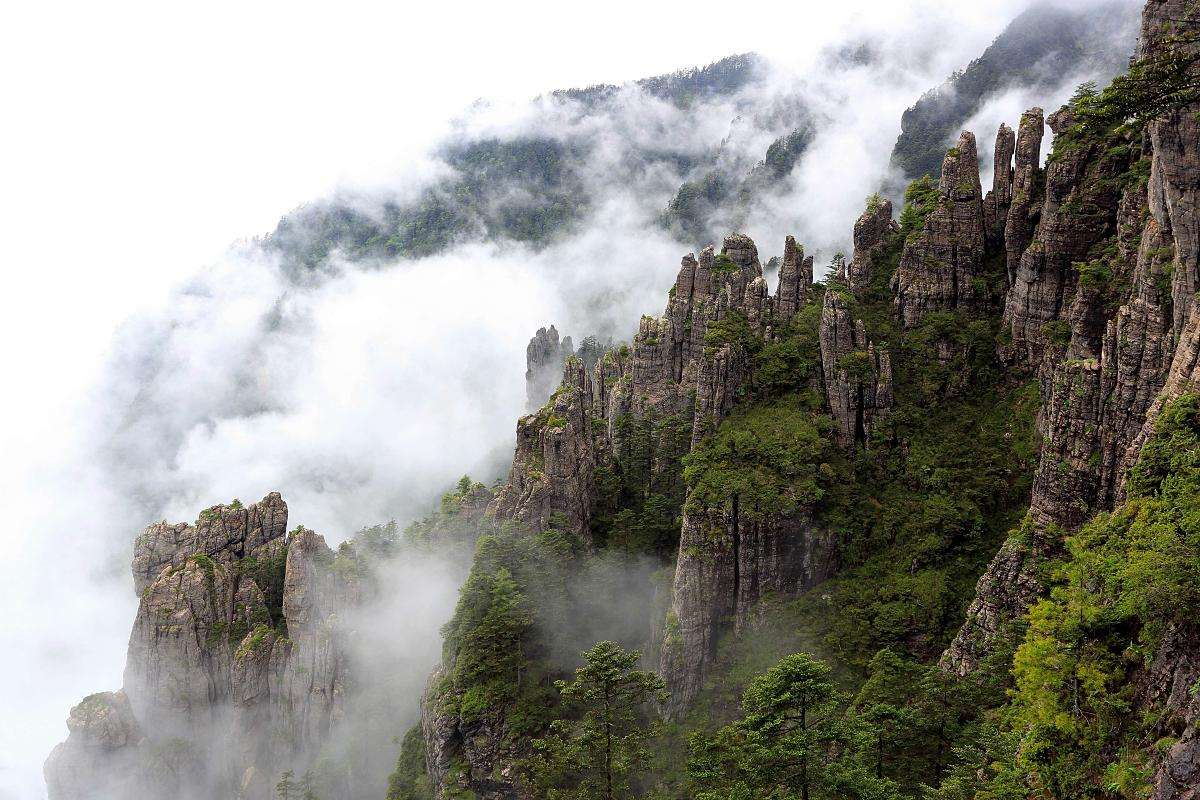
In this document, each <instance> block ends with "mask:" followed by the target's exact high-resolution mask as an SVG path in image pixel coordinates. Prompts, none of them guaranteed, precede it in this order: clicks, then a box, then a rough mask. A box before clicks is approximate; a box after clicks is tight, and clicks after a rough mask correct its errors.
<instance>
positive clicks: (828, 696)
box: [688, 653, 896, 800]
mask: <svg viewBox="0 0 1200 800" xmlns="http://www.w3.org/2000/svg"><path fill="white" fill-rule="evenodd" d="M841 705H842V698H841V697H840V696H839V694H838V692H837V690H836V688H835V687H834V684H833V681H832V679H831V677H830V671H829V667H827V666H826V665H825V664H823V663H821V662H820V661H817V660H815V659H813V658H812V657H811V656H808V655H807V654H804V653H796V654H793V655H790V656H787V657H786V658H784V659H783V660H782V661H780V662H779V663H778V664H776V665H775V666H773V667H771V669H769V670H768V671H767V672H766V673H765V674H763V675H761V676H759V677H758V678H755V679H754V680H753V681H751V683H750V685H749V686H748V687H747V688H746V692H745V694H744V695H743V697H742V703H741V707H742V717H741V718H740V719H738V720H737V721H735V722H733V723H731V724H730V725H727V726H725V727H723V728H721V729H720V730H719V731H717V732H716V733H715V734H714V735H712V736H711V737H710V736H707V735H704V734H697V735H695V736H693V737H692V742H691V750H692V758H691V760H690V761H689V763H688V774H689V776H690V778H691V782H692V784H693V785H694V786H695V787H696V789H697V790H698V791H697V793H696V795H695V797H696V798H697V800H724V799H725V798H739V799H744V800H750V799H751V798H755V799H756V800H758V799H760V798H761V800H792V798H799V800H810V798H830V800H833V799H834V798H837V799H838V800H842V799H843V798H845V799H847V800H850V799H853V798H864V799H865V798H871V799H872V800H883V799H884V798H889V797H894V796H895V794H896V793H895V787H894V785H893V784H892V782H891V781H889V780H887V779H885V778H883V777H881V775H880V773H879V771H878V770H872V769H871V768H870V767H869V766H868V761H867V760H866V758H865V755H866V751H867V750H868V748H869V747H870V744H871V741H872V738H873V737H874V736H875V735H876V734H875V732H874V731H873V730H872V727H871V725H870V724H869V723H867V724H864V723H865V722H866V720H865V719H863V718H860V717H857V716H855V715H845V714H843V713H842V710H841Z"/></svg>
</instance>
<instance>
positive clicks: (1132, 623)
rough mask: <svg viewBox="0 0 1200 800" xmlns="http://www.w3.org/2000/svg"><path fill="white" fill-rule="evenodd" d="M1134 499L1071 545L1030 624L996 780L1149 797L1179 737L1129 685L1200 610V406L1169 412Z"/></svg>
mask: <svg viewBox="0 0 1200 800" xmlns="http://www.w3.org/2000/svg"><path fill="white" fill-rule="evenodd" d="M1128 489H1129V499H1128V500H1127V501H1126V503H1125V504H1124V505H1123V506H1121V507H1119V508H1117V509H1116V510H1115V511H1114V512H1112V513H1111V514H1100V515H1098V516H1097V517H1095V518H1094V519H1093V520H1092V521H1091V522H1090V523H1088V524H1087V525H1085V526H1084V527H1083V528H1082V529H1081V530H1080V531H1079V532H1078V533H1077V534H1076V535H1075V536H1072V537H1070V538H1069V539H1068V540H1067V552H1066V555H1065V556H1064V558H1063V559H1062V560H1061V562H1060V563H1059V565H1058V567H1057V569H1055V570H1054V583H1053V588H1052V590H1051V593H1050V596H1049V597H1048V598H1046V599H1045V600H1043V601H1041V602H1040V603H1038V604H1037V605H1036V606H1035V607H1034V608H1033V610H1032V611H1031V613H1030V615H1029V630H1028V632H1027V633H1026V635H1025V639H1024V642H1023V643H1022V644H1021V646H1020V649H1019V650H1018V651H1017V654H1016V658H1015V661H1014V664H1013V669H1014V674H1015V677H1016V691H1015V694H1014V695H1013V698H1012V701H1011V702H1010V704H1009V706H1008V708H1007V709H1006V724H1007V727H1008V729H1009V730H1010V731H1012V732H1013V734H1014V735H1016V736H1019V745H1018V746H1017V748H1016V751H1015V753H1014V754H1013V755H1012V756H1011V757H1010V758H1009V759H1008V760H1007V761H1006V762H1005V765H1004V768H1003V770H1002V771H1001V772H1000V773H998V774H997V775H995V776H994V777H993V778H992V781H993V782H999V783H1010V784H1015V785H1017V786H1021V787H1026V789H1027V791H1034V790H1037V791H1040V792H1042V793H1044V796H1047V797H1053V798H1067V797H1080V796H1088V797H1112V798H1117V797H1128V798H1133V797H1142V796H1145V792H1146V791H1147V790H1148V788H1149V787H1148V780H1149V776H1150V775H1151V774H1152V765H1151V763H1150V758H1151V757H1152V756H1153V754H1154V753H1155V752H1156V746H1161V745H1162V744H1163V743H1162V742H1160V741H1159V739H1160V737H1162V736H1170V735H1171V732H1172V731H1173V730H1177V729H1174V728H1173V727H1172V726H1171V725H1170V724H1155V720H1156V719H1157V718H1158V717H1159V715H1160V713H1161V708H1160V707H1156V706H1153V705H1150V704H1149V703H1148V700H1147V696H1146V695H1140V696H1139V694H1138V689H1137V683H1136V682H1135V681H1134V680H1132V678H1133V677H1134V675H1135V674H1136V673H1137V671H1138V670H1139V669H1141V668H1144V667H1146V666H1148V665H1149V664H1150V663H1151V662H1152V661H1153V659H1154V656H1155V654H1156V652H1157V649H1158V646H1159V644H1160V643H1161V642H1162V640H1163V637H1164V636H1165V635H1167V633H1168V631H1169V630H1171V629H1172V627H1173V626H1178V625H1188V624H1192V623H1194V620H1193V619H1192V618H1191V610H1192V609H1194V608H1195V607H1196V604H1197V603H1198V602H1200V576H1198V574H1197V572H1196V569H1195V565H1196V564H1197V563H1200V396H1197V395H1184V396H1183V397H1181V398H1179V399H1178V400H1176V401H1175V402H1174V403H1172V404H1170V405H1168V406H1167V407H1166V408H1164V410H1163V412H1162V414H1161V416H1160V417H1159V419H1158V421H1157V424H1156V426H1155V432H1154V435H1153V437H1152V438H1151V439H1150V440H1149V441H1148V442H1147V444H1146V446H1145V448H1144V449H1143V453H1142V456H1141V458H1140V460H1139V461H1138V463H1137V465H1136V466H1135V467H1134V468H1133V469H1132V470H1131V471H1130V475H1129V483H1128ZM1150 696H1153V695H1150ZM1164 722H1165V721H1164ZM1169 743H1170V742H1169V741H1168V742H1166V744H1169Z"/></svg>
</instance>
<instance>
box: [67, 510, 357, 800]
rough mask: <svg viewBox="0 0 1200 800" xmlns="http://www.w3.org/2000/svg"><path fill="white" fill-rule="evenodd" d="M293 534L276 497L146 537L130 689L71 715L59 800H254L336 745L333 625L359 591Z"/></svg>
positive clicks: (341, 660) (137, 560) (338, 656)
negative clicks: (98, 790)
mask: <svg viewBox="0 0 1200 800" xmlns="http://www.w3.org/2000/svg"><path fill="white" fill-rule="evenodd" d="M286 529H287V505H286V504H285V503H284V502H283V499H282V498H281V497H280V496H279V494H278V493H272V494H269V495H267V496H266V497H265V498H263V500H262V501H260V502H259V503H255V504H254V505H251V506H248V507H245V508H242V507H241V506H240V505H239V504H237V503H235V504H233V505H230V506H214V507H212V508H210V509H207V510H206V511H204V512H203V513H202V514H201V515H200V519H199V520H198V521H197V523H196V524H195V525H182V524H181V525H170V524H167V523H166V522H159V523H155V524H153V525H151V526H149V527H148V528H147V529H146V532H145V533H144V534H143V535H142V536H140V537H139V538H138V540H137V545H136V547H135V555H134V561H133V574H134V580H135V583H136V584H137V585H138V586H139V587H140V588H141V602H140V604H139V607H138V613H137V617H136V619H135V621H134V626H133V631H132V633H131V634H130V639H129V651H128V655H127V658H126V666H125V676H124V684H125V688H124V690H123V691H122V692H118V693H116V694H101V695H93V696H92V697H90V698H88V699H87V700H85V701H84V703H82V704H80V705H79V706H77V707H76V708H75V709H74V710H73V711H72V717H71V721H69V722H68V727H69V728H70V730H71V736H70V737H69V738H68V740H67V742H65V743H64V744H62V745H60V746H59V747H58V748H57V749H56V750H55V752H54V753H53V754H52V755H51V757H50V758H49V759H48V760H47V762H46V775H47V784H48V786H49V787H51V788H50V797H51V798H52V800H73V799H74V798H83V797H95V796H97V795H95V794H92V793H90V792H89V791H85V790H84V788H85V787H88V786H96V785H102V786H108V785H112V786H120V787H126V788H128V792H125V793H118V794H116V795H114V797H127V796H128V797H134V796H136V797H144V798H159V797H162V798H166V797H179V796H183V797H193V796H195V797H211V796H215V795H222V796H229V797H238V798H244V799H245V800H257V798H266V797H269V796H271V794H272V793H273V790H274V786H275V783H276V781H277V780H278V777H279V773H280V772H282V771H283V770H285V769H289V768H292V767H293V766H295V765H297V764H303V763H305V759H306V758H311V757H312V756H313V755H314V754H315V753H316V751H317V750H318V749H319V748H320V747H321V746H322V745H323V744H324V743H325V742H327V741H328V740H329V735H330V732H331V730H332V728H333V726H334V725H335V724H336V723H337V721H338V719H339V718H340V714H341V713H342V707H343V699H344V695H345V691H346V680H347V669H346V665H345V656H344V652H343V645H342V642H341V636H342V634H341V631H340V630H339V628H338V624H337V620H338V617H339V614H340V612H342V611H343V610H344V609H346V608H348V607H351V606H353V605H354V604H356V603H357V602H358V600H359V597H358V587H357V583H356V581H355V579H354V578H353V577H342V574H343V573H340V572H338V571H337V570H335V569H334V568H333V562H334V559H335V556H334V553H333V552H332V551H331V550H330V549H329V548H328V547H327V546H326V544H325V541H324V539H322V538H321V537H320V536H318V535H317V534H315V533H313V532H311V531H307V530H304V529H303V528H299V529H297V530H296V531H295V532H293V533H292V534H291V535H287V534H285V531H286ZM172 548H175V549H172ZM260 582H263V585H260ZM268 593H270V594H271V596H273V597H275V598H276V599H275V600H274V601H272V600H269V599H268ZM272 602H274V603H277V604H278V605H275V606H272ZM101 752H102V753H103V756H102V757H101V756H100V755H97V754H99V753H101ZM189 776H190V777H189ZM129 787H132V788H129ZM122 791H124V789H123V790H122ZM101 796H103V795H101Z"/></svg>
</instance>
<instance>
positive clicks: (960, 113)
mask: <svg viewBox="0 0 1200 800" xmlns="http://www.w3.org/2000/svg"><path fill="white" fill-rule="evenodd" d="M1136 13H1137V7H1136V6H1135V5H1134V4H1132V3H1124V2H1111V3H1106V4H1101V5H1099V6H1088V7H1081V8H1065V7H1061V6H1056V5H1054V4H1049V3H1045V4H1043V3H1036V4H1034V5H1032V6H1030V7H1029V9H1028V10H1026V11H1024V12H1023V13H1021V14H1020V16H1018V17H1017V18H1016V19H1014V20H1013V21H1012V22H1010V23H1009V24H1008V27H1006V28H1005V29H1004V31H1003V32H1002V33H1001V34H1000V35H999V36H998V37H996V40H995V41H994V42H992V44H991V45H990V46H989V47H988V48H987V49H986V50H984V51H983V53H982V54H981V55H980V56H979V58H977V59H975V60H974V61H972V62H971V63H970V64H968V65H967V66H966V68H964V69H963V70H961V71H959V72H956V73H954V74H953V75H951V76H950V77H949V78H947V79H946V82H945V83H943V84H942V85H941V86H939V87H937V88H936V89H930V90H929V91H928V92H926V93H925V94H924V95H922V96H921V98H920V99H919V100H918V101H917V102H916V103H915V104H913V106H912V107H910V108H909V109H908V110H907V111H905V112H904V116H903V118H902V119H901V121H900V128H901V132H900V136H899V138H897V140H896V146H895V148H893V150H892V165H893V166H895V167H896V168H897V169H899V170H900V171H901V173H902V174H903V175H904V177H905V178H906V179H908V180H912V179H914V178H917V177H919V176H921V175H926V174H928V175H932V176H933V177H934V178H937V177H938V175H939V172H938V171H939V169H940V168H941V163H942V154H943V153H944V152H945V150H946V146H947V145H948V144H949V143H950V142H951V141H952V140H953V138H954V136H955V134H957V132H958V130H959V129H960V128H961V127H962V126H963V125H965V124H966V123H967V121H968V120H970V119H971V118H972V117H973V116H974V115H975V114H976V112H978V111H979V110H980V109H981V108H983V107H984V106H985V105H986V103H987V102H988V100H989V99H991V98H994V97H996V96H997V95H1000V94H1002V93H1003V92H1005V91H1006V90H1010V89H1013V88H1015V87H1022V88H1027V89H1028V90H1029V91H1031V92H1032V93H1033V94H1035V95H1036V94H1037V93H1046V92H1049V91H1051V90H1052V89H1053V88H1054V87H1056V86H1058V85H1060V84H1061V82H1062V80H1063V77H1064V76H1069V75H1079V76H1081V77H1080V78H1079V79H1080V80H1083V79H1084V78H1083V77H1082V76H1084V75H1087V74H1095V75H1098V76H1102V77H1108V76H1112V75H1115V74H1116V73H1117V72H1119V71H1120V70H1121V68H1122V67H1123V66H1124V60H1125V56H1126V53H1125V52H1124V48H1123V46H1124V45H1126V44H1128V43H1129V41H1130V39H1131V36H1132V28H1133V26H1134V22H1135V19H1136Z"/></svg>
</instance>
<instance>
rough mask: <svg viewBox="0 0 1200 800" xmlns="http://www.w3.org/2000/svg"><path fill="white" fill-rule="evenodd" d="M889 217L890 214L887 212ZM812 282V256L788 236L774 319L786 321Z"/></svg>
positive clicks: (785, 241) (797, 308)
mask: <svg viewBox="0 0 1200 800" xmlns="http://www.w3.org/2000/svg"><path fill="white" fill-rule="evenodd" d="M888 216H889V218H890V216H891V214H890V212H889V215H888ZM812 283H813V258H812V256H808V257H807V258H805V256H804V247H803V246H802V245H799V244H797V243H796V237H794V236H788V237H787V239H785V240H784V243H783V260H782V261H781V262H780V265H779V288H778V290H777V291H776V293H775V319H776V321H777V322H778V323H779V324H783V323H786V322H787V321H788V320H790V319H791V318H792V317H794V316H795V315H796V312H797V311H799V310H800V308H801V307H802V306H803V305H804V302H805V300H806V299H807V297H808V295H809V292H811V291H812Z"/></svg>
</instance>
